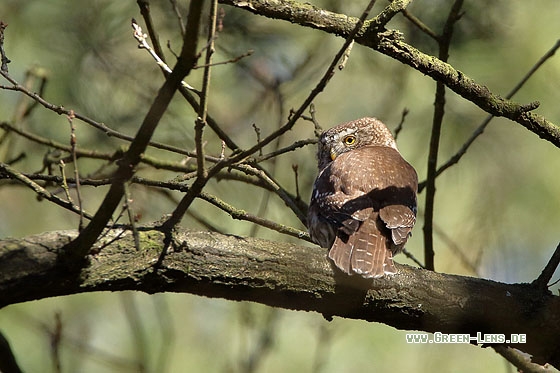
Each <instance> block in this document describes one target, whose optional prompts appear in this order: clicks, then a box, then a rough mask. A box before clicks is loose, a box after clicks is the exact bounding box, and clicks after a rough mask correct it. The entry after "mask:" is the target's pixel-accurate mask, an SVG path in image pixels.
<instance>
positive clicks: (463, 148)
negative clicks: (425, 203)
mask: <svg viewBox="0 0 560 373" xmlns="http://www.w3.org/2000/svg"><path fill="white" fill-rule="evenodd" d="M558 48H560V39H559V40H557V41H556V43H555V44H554V46H552V48H550V49H549V50H548V51H547V52H546V53H545V54H544V55H543V56H542V57H541V58H540V59H539V60H538V61H537V62H536V63H535V64H534V65H533V66H532V67H531V69H530V70H529V71H528V72H527V74H525V76H524V77H523V78H522V79H521V80H520V81H519V82H518V83H517V84H516V85H515V87H513V89H512V90H511V91H510V92H508V94H507V95H506V98H507V99H511V98H512V97H513V96H515V94H516V93H517V92H518V91H519V90H520V89H521V88H522V87H523V86H524V85H525V83H527V81H528V80H529V78H531V76H533V74H534V73H535V72H536V71H537V70H538V69H539V68H540V67H541V66H542V65H543V64H544V63H545V62H546V61H547V60H549V59H550V58H551V57H552V56H554V54H555V53H556V51H557V50H558ZM492 119H494V115H489V116H487V117H486V118H485V119H484V121H482V123H481V124H480V125H479V126H478V127H477V128H476V130H475V131H474V132H473V133H472V135H471V136H470V137H469V139H468V140H467V141H466V142H465V143H464V144H463V146H461V148H460V149H459V150H458V151H457V153H455V154H454V155H453V156H451V158H449V160H448V161H447V162H445V163H444V164H442V165H441V166H440V167H439V168H438V170H437V172H436V176H439V175H440V174H441V173H442V172H444V171H445V170H447V169H448V168H449V167H451V166H453V165H454V164H456V163H458V162H459V161H460V160H461V158H462V157H463V156H464V155H465V154H466V153H467V150H468V149H469V147H470V146H471V145H472V144H473V143H474V141H475V140H476V139H477V138H478V136H480V135H482V133H483V132H484V130H485V129H486V127H487V126H488V124H489V123H490V121H491V120H492ZM425 185H426V182H422V183H420V184H419V185H418V191H421V190H422V189H424V187H425Z"/></svg>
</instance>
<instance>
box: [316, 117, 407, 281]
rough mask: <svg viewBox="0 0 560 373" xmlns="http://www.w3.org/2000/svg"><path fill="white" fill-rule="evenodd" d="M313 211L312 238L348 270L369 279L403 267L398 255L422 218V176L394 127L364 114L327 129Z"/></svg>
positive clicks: (322, 141)
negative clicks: (406, 157) (402, 150)
mask: <svg viewBox="0 0 560 373" xmlns="http://www.w3.org/2000/svg"><path fill="white" fill-rule="evenodd" d="M318 147H319V149H318V153H317V155H318V161H319V174H318V176H317V179H316V180H315V183H314V185H313V192H312V195H311V202H310V205H309V213H308V228H309V234H310V236H311V239H312V240H313V241H314V242H315V243H317V244H319V245H320V246H321V247H324V248H328V249H330V250H329V258H330V259H331V260H332V261H333V262H334V264H335V265H336V267H338V268H339V269H340V270H342V271H343V272H345V273H347V274H349V275H353V274H357V275H361V276H363V277H365V278H377V277H382V276H384V275H385V274H394V273H396V272H397V270H396V268H395V265H394V264H393V255H394V254H396V253H398V252H399V251H400V250H401V249H402V248H403V246H404V244H405V243H406V241H407V239H408V237H409V236H410V232H411V230H412V227H413V226H414V223H415V222H416V191H417V189H418V176H417V175H416V171H415V170H414V168H413V167H412V166H411V165H410V164H408V162H407V161H405V160H404V159H403V157H402V156H401V154H400V153H399V151H398V149H397V145H396V143H395V140H394V138H393V136H392V135H391V132H390V131H389V129H388V128H387V127H386V126H385V124H383V123H382V122H381V121H379V120H378V119H376V118H362V119H358V120H355V121H352V122H348V123H343V124H340V125H338V126H336V127H333V128H331V129H329V130H327V131H325V132H324V133H323V134H322V135H321V137H320V139H319V146H318Z"/></svg>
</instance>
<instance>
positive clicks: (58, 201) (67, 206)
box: [0, 162, 92, 219]
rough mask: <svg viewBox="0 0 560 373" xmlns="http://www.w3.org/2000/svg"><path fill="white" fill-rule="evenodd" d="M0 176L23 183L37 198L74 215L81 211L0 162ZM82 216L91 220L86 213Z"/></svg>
mask: <svg viewBox="0 0 560 373" xmlns="http://www.w3.org/2000/svg"><path fill="white" fill-rule="evenodd" d="M1 174H5V175H6V176H7V177H10V178H13V179H15V180H18V181H20V182H21V183H23V184H24V185H26V186H27V187H29V188H30V189H32V190H33V191H34V192H35V193H37V194H38V195H39V196H41V197H43V198H45V199H47V200H49V201H51V202H53V203H55V204H57V205H59V206H61V207H64V208H65V209H67V210H70V211H72V212H75V213H76V214H80V211H81V209H80V207H78V206H76V205H74V204H73V203H72V202H70V201H65V200H63V199H61V198H60V197H58V196H56V195H54V194H52V193H51V192H49V191H48V190H46V189H45V188H43V187H41V186H40V185H39V184H37V183H35V182H34V181H33V180H31V179H29V178H28V177H26V176H25V175H23V174H22V173H20V172H19V171H17V170H15V169H13V168H12V167H10V166H8V165H7V164H5V163H1V162H0V175H1ZM83 216H84V217H85V218H87V219H91V218H92V216H91V215H90V214H88V213H86V212H83Z"/></svg>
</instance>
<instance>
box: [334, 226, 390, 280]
mask: <svg viewBox="0 0 560 373" xmlns="http://www.w3.org/2000/svg"><path fill="white" fill-rule="evenodd" d="M377 220H378V219H367V220H366V221H364V222H363V223H362V225H361V226H360V227H359V229H358V230H357V231H356V232H355V233H353V234H351V235H350V236H346V235H344V234H340V235H337V237H336V239H335V240H334V243H333V245H332V247H331V249H330V251H329V258H331V259H332V261H333V262H334V264H335V265H336V266H337V267H338V268H340V270H342V271H343V272H345V273H347V274H349V275H351V274H359V275H361V276H362V277H365V278H378V277H383V276H384V275H392V274H395V273H397V268H396V267H395V264H394V263H393V252H392V251H391V250H390V249H389V242H388V238H387V237H386V236H385V235H384V234H383V233H382V232H381V229H380V228H379V225H378V224H379V223H376V221H377ZM345 239H346V240H345Z"/></svg>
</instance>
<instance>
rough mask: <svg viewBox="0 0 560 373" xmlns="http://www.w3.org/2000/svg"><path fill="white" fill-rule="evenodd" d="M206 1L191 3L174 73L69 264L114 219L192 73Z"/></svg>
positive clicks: (69, 250)
mask: <svg viewBox="0 0 560 373" xmlns="http://www.w3.org/2000/svg"><path fill="white" fill-rule="evenodd" d="M202 5H203V0H193V1H192V2H191V3H190V11H189V16H188V22H187V30H188V32H187V33H186V34H185V38H184V40H183V48H182V50H181V58H180V59H179V60H178V62H177V64H176V65H175V67H174V68H173V71H172V73H171V74H170V75H169V77H168V78H167V79H166V81H165V83H164V84H163V86H162V87H161V89H160V90H159V92H158V94H157V96H156V98H155V100H154V102H153V104H152V106H151V107H150V110H149V111H148V113H147V114H146V116H145V118H144V121H143V122H142V125H141V126H140V128H139V130H138V132H137V134H136V136H135V137H134V140H133V141H132V143H131V144H130V148H129V149H128V151H127V152H126V153H125V155H124V157H123V159H122V160H121V162H120V164H119V168H118V170H117V171H116V173H115V176H116V179H115V180H114V181H113V183H112V184H111V188H110V189H109V192H108V193H107V194H106V195H105V199H104V200H103V202H102V204H101V206H100V207H99V209H98V210H97V212H96V214H95V216H94V218H93V219H92V221H91V222H90V223H89V224H88V225H87V227H86V228H85V229H84V230H83V231H82V232H81V233H80V235H79V236H78V237H77V238H76V239H75V240H74V241H73V242H72V243H70V244H69V245H67V246H66V248H65V252H66V253H67V260H66V262H67V264H68V265H70V266H71V265H76V264H78V263H79V262H80V261H81V259H82V258H84V257H85V256H86V255H87V253H88V251H89V250H90V247H91V246H92V245H93V243H94V242H95V240H96V239H97V238H98V237H99V235H100V234H101V232H102V231H103V229H104V228H105V227H106V225H107V222H108V221H109V220H110V219H111V216H112V214H113V212H114V211H115V209H116V207H117V205H118V204H119V202H120V200H121V198H122V197H123V194H124V183H125V182H126V181H128V180H129V179H130V178H131V177H132V175H133V174H134V167H135V166H136V165H137V164H138V162H139V161H140V159H141V154H142V153H144V151H145V150H146V148H147V146H148V145H149V143H150V139H151V137H152V135H153V133H154V131H155V129H156V127H157V126H158V124H159V122H160V120H161V118H162V116H163V114H164V113H165V111H166V110H167V106H168V105H169V103H170V102H171V98H172V97H173V95H174V93H175V91H176V90H177V89H178V87H179V86H180V84H181V81H182V80H183V78H184V77H185V76H186V75H187V74H188V73H189V72H190V71H191V69H192V67H193V66H194V64H195V63H196V60H195V56H196V48H197V43H198V40H197V36H198V29H199V25H200V18H201V13H202Z"/></svg>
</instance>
